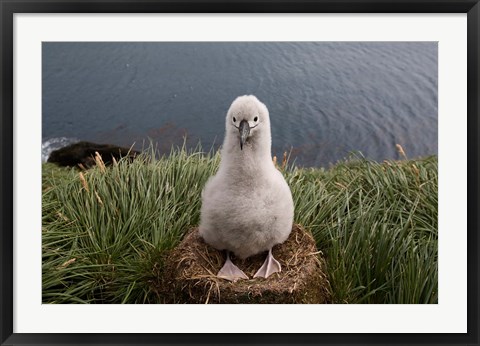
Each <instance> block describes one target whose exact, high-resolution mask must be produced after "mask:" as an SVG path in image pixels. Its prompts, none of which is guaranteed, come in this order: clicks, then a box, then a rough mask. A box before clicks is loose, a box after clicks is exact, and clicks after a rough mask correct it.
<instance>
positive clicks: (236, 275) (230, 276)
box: [217, 251, 248, 282]
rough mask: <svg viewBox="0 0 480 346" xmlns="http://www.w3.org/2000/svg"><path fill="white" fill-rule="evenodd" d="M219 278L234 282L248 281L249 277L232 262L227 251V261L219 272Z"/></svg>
mask: <svg viewBox="0 0 480 346" xmlns="http://www.w3.org/2000/svg"><path fill="white" fill-rule="evenodd" d="M217 277H219V278H222V279H226V280H229V281H233V282H235V281H237V280H239V279H248V276H247V275H246V274H245V273H244V272H243V271H242V270H241V269H240V268H238V267H237V266H236V265H235V264H233V262H232V261H231V260H230V252H229V251H227V260H226V261H225V264H224V265H223V267H222V269H220V271H219V272H218V274H217Z"/></svg>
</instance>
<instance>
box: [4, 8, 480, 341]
mask: <svg viewBox="0 0 480 346" xmlns="http://www.w3.org/2000/svg"><path fill="white" fill-rule="evenodd" d="M0 11H1V14H0V16H1V27H2V36H1V40H2V41H1V54H0V56H1V78H0V79H1V91H2V92H1V105H2V108H1V120H0V121H1V123H0V124H1V125H0V127H1V155H0V191H2V198H1V206H0V220H1V225H2V226H1V227H2V229H1V232H0V242H1V254H0V261H1V263H0V267H1V285H0V289H1V291H0V293H1V299H0V303H1V305H0V316H1V322H0V342H1V344H2V345H26V344H29V345H37V344H45V345H58V344H68V345H73V344H81V345H86V344H92V345H93V344H95V345H107V344H114V345H154V344H158V345H168V344H184V345H185V344H192V345H194V344H200V343H201V344H236V345H243V344H245V345H247V344H248V345H251V344H291V345H299V344H336V345H340V344H363V345H365V344H382V345H385V344H435V345H440V344H443V345H478V344H479V338H478V327H479V319H478V316H479V300H478V296H479V293H478V292H479V285H478V283H479V256H478V250H479V249H480V243H479V237H478V232H479V228H478V212H479V209H478V195H479V193H478V192H479V184H478V183H479V169H478V168H479V167H478V166H479V160H478V155H479V151H478V148H479V135H478V134H479V133H480V128H479V121H478V119H479V116H480V113H479V103H480V101H479V100H480V89H479V83H480V72H479V71H480V69H479V62H480V56H479V50H480V38H479V31H480V28H479V18H480V4H479V0H421V1H415V0H393V1H388V0H326V1H324V0H299V1H295V0H284V1H282V0H247V1H238V0H233V1H227V0H209V1H206V0H201V1H193V0H186V1H182V0H177V1H174V0H169V1H162V0H141V1H135V0H118V1H112V0H110V1H108V0H100V1H89V0H85V1H66V0H39V1H36V0H30V1H15V0H0ZM150 12H151V13H156V12H158V13H229V12H231V13H342V12H346V13H347V12H348V13H467V44H468V52H467V55H468V60H467V64H468V66H467V71H468V78H467V84H468V85H467V88H468V95H467V102H468V106H467V111H468V130H467V136H468V138H467V142H468V152H467V154H468V181H467V183H468V200H467V203H468V210H467V213H468V214H467V215H468V220H467V221H468V238H467V239H468V248H467V251H468V283H467V284H468V286H467V287H468V310H467V314H468V316H467V321H468V323H467V324H468V325H467V328H468V332H467V333H465V334H453V333H452V334H331V333H330V334H315V333H309V334H221V333H219V334H153V333H152V334H108V333H102V334H93V333H89V334H48V333H45V334H43V333H42V334H39V333H37V334H24V333H14V332H13V319H14V311H13V297H14V292H13V230H14V224H13V201H14V198H15V196H14V195H13V181H14V178H15V176H14V171H13V160H14V156H13V155H14V154H13V153H14V147H13V120H14V119H13V96H14V95H13V63H14V61H13V35H14V28H13V16H14V14H15V13H150ZM452 318H455V316H452Z"/></svg>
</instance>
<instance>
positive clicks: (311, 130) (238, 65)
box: [42, 42, 438, 166]
mask: <svg viewBox="0 0 480 346" xmlns="http://www.w3.org/2000/svg"><path fill="white" fill-rule="evenodd" d="M437 56H438V49H437V43H435V42H358V43H355V42H265V43H264V42H259V43H257V42H230V43H227V42H226V43H214V42H195V43H193V42H192V43H157V42H148V43H124V42H120V43H113V42H112V43H88V42H86V43H67V42H47V43H43V46H42V71H43V75H42V83H43V84H42V88H43V95H42V101H43V119H42V124H43V125H42V138H43V147H42V155H43V157H44V159H46V157H47V156H48V153H49V152H50V151H51V150H52V148H53V147H54V146H55V145H56V146H57V147H58V146H61V145H65V144H67V143H70V142H72V141H74V140H88V141H94V142H100V143H111V144H117V145H121V146H127V147H130V146H131V145H132V144H134V147H135V148H136V149H140V148H141V147H142V145H143V144H144V142H145V141H148V138H150V139H152V140H153V141H155V142H157V143H158V147H159V149H160V150H161V151H163V152H168V151H169V150H170V147H171V146H172V144H174V145H177V144H178V145H181V144H182V143H183V137H184V136H185V135H186V136H187V144H188V145H189V146H195V144H197V143H198V141H200V142H201V144H202V146H203V147H204V148H205V149H209V148H211V147H212V146H213V147H214V148H218V147H219V146H220V145H221V143H222V141H223V135H224V128H225V115H226V111H227V109H228V108H229V106H230V104H231V102H232V101H233V100H234V99H235V97H237V96H239V95H244V94H254V95H256V96H257V97H258V98H259V99H260V100H261V101H262V102H264V103H265V104H266V105H267V107H268V108H269V111H270V117H271V123H272V151H273V154H274V155H277V156H278V157H281V156H282V153H283V152H284V151H289V152H290V151H291V155H292V157H293V158H295V160H296V163H297V164H299V165H302V166H328V165H329V164H330V163H334V162H337V161H338V160H341V159H343V158H345V157H347V156H348V155H349V153H350V152H358V151H360V152H361V153H362V154H363V155H364V156H366V157H368V158H371V159H374V160H378V161H381V160H384V159H398V158H399V156H398V153H397V151H396V148H395V144H397V143H398V144H400V145H402V147H403V148H404V150H405V152H406V153H407V155H408V156H409V157H412V158H413V157H418V156H426V155H432V154H437V145H438V128H437V125H438V117H437V83H438V81H437V65H438V64H437Z"/></svg>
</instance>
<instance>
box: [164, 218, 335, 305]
mask: <svg viewBox="0 0 480 346" xmlns="http://www.w3.org/2000/svg"><path fill="white" fill-rule="evenodd" d="M273 255H274V256H275V258H276V259H277V260H278V261H279V262H280V264H281V265H282V271H281V273H275V274H273V275H271V276H270V277H268V278H267V279H264V278H255V279H253V275H254V273H255V272H256V270H257V269H258V268H260V266H261V265H262V263H263V261H264V260H265V256H266V253H262V254H259V255H255V256H252V257H250V258H247V259H246V260H243V261H242V260H240V259H238V258H235V256H232V261H233V262H234V263H235V264H236V265H237V266H238V267H239V268H240V269H242V270H243V271H244V272H245V273H246V274H247V275H248V276H249V277H250V278H251V279H249V280H239V281H236V282H230V281H226V280H224V279H219V278H217V277H216V274H217V272H218V271H219V269H220V268H221V267H222V265H223V263H224V262H225V254H224V252H222V251H218V250H215V249H214V248H212V247H210V246H209V245H208V244H206V243H205V242H204V241H203V239H202V238H201V237H200V236H199V234H198V228H194V229H192V230H191V231H190V232H189V233H188V234H187V235H186V236H185V238H184V240H183V241H182V242H181V243H180V244H179V246H177V247H176V248H175V249H174V250H173V251H172V253H171V254H170V255H169V256H168V258H167V259H166V263H165V272H164V280H165V281H164V282H161V283H159V284H158V286H157V289H158V292H157V293H158V294H159V295H161V296H164V297H165V296H166V297H168V298H167V301H165V302H166V303H225V304H230V303H241V304H246V303H254V304H264V303H273V304H279V303H310V304H319V303H329V302H331V296H330V284H329V282H328V280H327V277H326V274H325V260H324V259H323V257H322V256H321V252H318V251H317V248H316V245H315V241H314V239H313V238H312V236H311V235H310V234H309V233H307V232H306V231H305V230H303V229H302V228H301V227H300V226H299V225H294V226H293V229H292V233H291V234H290V236H289V238H288V239H287V240H286V241H285V242H284V243H283V244H279V245H276V246H274V247H273Z"/></svg>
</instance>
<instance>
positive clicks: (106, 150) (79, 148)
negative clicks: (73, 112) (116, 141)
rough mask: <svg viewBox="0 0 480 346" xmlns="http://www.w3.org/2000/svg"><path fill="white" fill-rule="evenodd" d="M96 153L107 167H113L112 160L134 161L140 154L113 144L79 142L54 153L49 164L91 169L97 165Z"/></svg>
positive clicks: (49, 159)
mask: <svg viewBox="0 0 480 346" xmlns="http://www.w3.org/2000/svg"><path fill="white" fill-rule="evenodd" d="M95 152H98V153H99V154H100V156H101V157H102V160H103V162H104V163H105V165H111V164H112V163H113V159H112V158H115V160H117V161H118V160H120V158H122V157H128V158H129V159H130V160H133V159H134V158H135V157H136V156H137V155H139V154H140V153H139V152H138V151H135V150H131V149H129V148H122V147H118V146H115V145H111V144H97V143H91V142H78V143H74V144H70V145H68V146H66V147H63V148H60V149H57V150H54V151H52V153H51V154H50V156H49V157H48V160H47V162H52V163H56V164H57V165H59V166H70V167H76V166H80V167H81V166H83V167H84V168H90V167H92V166H94V165H95Z"/></svg>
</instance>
